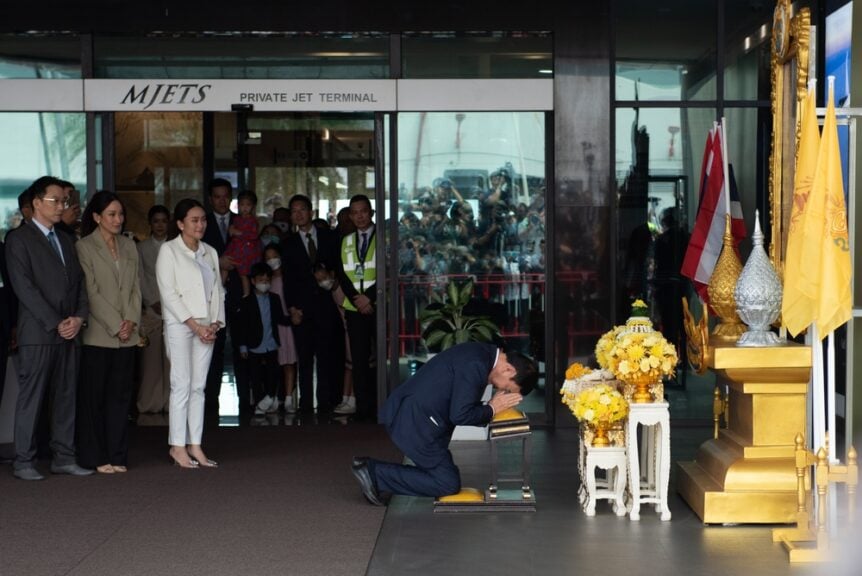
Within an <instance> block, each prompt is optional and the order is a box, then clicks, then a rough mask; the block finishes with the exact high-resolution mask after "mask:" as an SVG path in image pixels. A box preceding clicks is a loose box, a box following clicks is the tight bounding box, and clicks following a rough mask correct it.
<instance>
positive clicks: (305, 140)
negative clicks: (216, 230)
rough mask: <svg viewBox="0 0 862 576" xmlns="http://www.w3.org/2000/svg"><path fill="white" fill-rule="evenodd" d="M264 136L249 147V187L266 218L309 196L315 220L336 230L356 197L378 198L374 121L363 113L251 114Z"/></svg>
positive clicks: (251, 122) (250, 126)
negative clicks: (300, 196)
mask: <svg viewBox="0 0 862 576" xmlns="http://www.w3.org/2000/svg"><path fill="white" fill-rule="evenodd" d="M248 129H249V130H251V131H255V132H256V133H258V134H259V138H258V140H257V141H256V142H255V143H254V144H246V145H245V146H246V150H247V157H248V179H247V187H248V188H249V189H252V190H254V191H255V192H256V193H257V196H258V211H259V213H260V215H261V216H267V217H272V213H273V211H274V210H275V209H277V208H278V207H281V206H287V203H288V202H289V201H290V198H291V196H293V195H294V194H304V195H306V196H308V197H309V198H310V199H311V201H312V205H313V207H314V210H315V216H316V217H318V218H322V219H324V220H326V221H327V222H328V223H329V225H330V226H335V222H336V215H337V214H338V212H339V211H340V210H342V209H344V208H346V207H347V205H348V202H349V200H350V197H351V196H353V195H355V194H366V195H367V196H368V197H369V198H372V200H373V198H374V146H373V142H374V116H373V115H372V114H369V113H362V114H260V113H255V114H251V115H249V118H248Z"/></svg>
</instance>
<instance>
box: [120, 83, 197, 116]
mask: <svg viewBox="0 0 862 576" xmlns="http://www.w3.org/2000/svg"><path fill="white" fill-rule="evenodd" d="M210 90H212V84H190V83H178V84H161V83H158V84H143V85H140V84H132V86H131V87H130V88H129V91H128V92H126V94H125V96H123V99H122V100H121V101H120V104H124V105H132V106H134V107H135V108H136V109H138V108H137V106H135V105H143V108H140V109H141V110H147V109H149V108H150V107H152V106H153V105H154V104H155V105H156V107H157V108H160V107H162V106H172V105H180V106H182V105H184V104H191V105H194V104H201V103H202V102H203V101H204V100H206V97H207V92H209V91H210Z"/></svg>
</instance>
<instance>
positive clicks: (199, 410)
mask: <svg viewBox="0 0 862 576" xmlns="http://www.w3.org/2000/svg"><path fill="white" fill-rule="evenodd" d="M174 222H175V223H176V226H177V228H178V229H179V235H178V236H177V237H176V238H174V239H173V240H170V241H168V242H165V243H164V244H163V245H162V247H161V248H160V249H159V257H158V259H157V260H156V281H157V282H158V285H159V293H160V295H161V299H162V316H163V317H164V320H165V347H166V349H167V353H168V357H169V358H170V361H171V397H170V409H169V417H168V420H169V443H170V446H171V450H170V455H171V459H172V460H173V462H174V464H176V465H178V466H182V467H183V468H197V467H198V466H199V465H200V466H205V467H208V468H215V467H216V466H217V464H216V462H215V461H214V460H210V459H209V458H207V457H206V455H205V454H204V452H203V450H202V449H201V436H202V435H203V427H204V388H205V387H206V378H207V371H208V370H209V365H210V359H211V358H212V353H213V343H214V342H215V340H216V333H217V332H218V331H219V330H220V329H221V328H222V327H223V326H224V324H225V314H224V293H223V289H222V285H221V277H220V276H219V264H218V254H217V253H216V251H215V249H214V248H213V247H212V246H210V245H208V244H206V243H204V242H203V240H202V238H203V236H204V231H205V230H206V227H207V219H206V213H205V212H204V209H203V206H201V204H200V202H198V201H197V200H193V199H191V198H186V199H183V200H180V201H179V202H178V203H177V206H176V208H175V209H174Z"/></svg>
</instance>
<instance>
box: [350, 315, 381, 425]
mask: <svg viewBox="0 0 862 576" xmlns="http://www.w3.org/2000/svg"><path fill="white" fill-rule="evenodd" d="M344 315H345V319H346V320H347V335H348V337H349V339H350V357H351V359H352V360H353V393H354V394H355V395H356V415H357V416H360V417H366V418H372V417H374V415H375V414H376V413H377V369H376V366H375V365H373V364H372V360H373V359H372V358H371V354H372V351H373V350H374V342H375V340H376V336H377V325H376V319H377V317H376V316H375V315H374V314H360V313H359V312H352V311H350V310H345V313H344Z"/></svg>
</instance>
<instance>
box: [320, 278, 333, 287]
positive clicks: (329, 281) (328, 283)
mask: <svg viewBox="0 0 862 576" xmlns="http://www.w3.org/2000/svg"><path fill="white" fill-rule="evenodd" d="M333 284H335V280H333V279H332V278H327V279H326V280H321V281H320V282H318V283H317V285H318V286H320V287H321V288H323V289H324V290H332V285H333Z"/></svg>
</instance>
